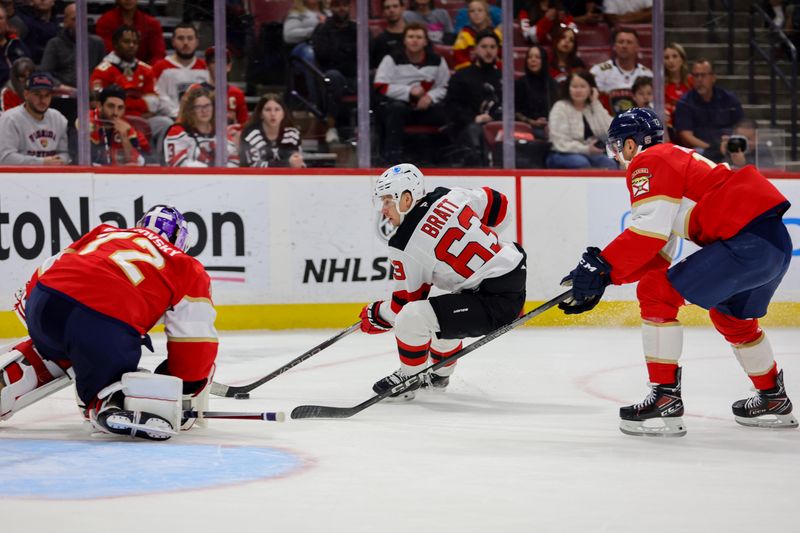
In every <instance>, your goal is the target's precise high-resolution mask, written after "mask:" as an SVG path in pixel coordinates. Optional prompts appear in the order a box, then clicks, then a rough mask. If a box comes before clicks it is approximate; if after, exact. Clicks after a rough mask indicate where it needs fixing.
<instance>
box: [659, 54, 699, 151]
mask: <svg viewBox="0 0 800 533" xmlns="http://www.w3.org/2000/svg"><path fill="white" fill-rule="evenodd" d="M692 87H694V78H692V76H691V75H690V74H689V62H688V60H687V59H686V50H684V49H683V46H681V45H679V44H678V43H670V44H669V45H667V47H666V48H665V49H664V118H665V120H664V124H666V126H667V129H668V131H669V138H670V139H675V138H676V137H675V132H674V131H673V129H672V114H673V113H674V112H675V106H676V105H677V103H678V100H680V99H681V97H683V95H684V94H686V93H687V92H689V90H690V89H691V88H692Z"/></svg>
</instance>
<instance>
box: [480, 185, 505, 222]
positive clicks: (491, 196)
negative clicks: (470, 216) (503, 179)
mask: <svg viewBox="0 0 800 533" xmlns="http://www.w3.org/2000/svg"><path fill="white" fill-rule="evenodd" d="M483 191H484V192H485V193H486V198H487V200H488V203H487V205H486V210H485V211H484V213H483V219H481V222H483V223H484V224H485V225H487V226H489V227H491V228H493V227H495V226H497V225H499V224H500V223H502V222H503V220H504V219H505V218H506V213H507V211H508V198H506V195H505V194H503V193H500V192H497V191H496V190H494V189H490V188H489V187H484V188H483Z"/></svg>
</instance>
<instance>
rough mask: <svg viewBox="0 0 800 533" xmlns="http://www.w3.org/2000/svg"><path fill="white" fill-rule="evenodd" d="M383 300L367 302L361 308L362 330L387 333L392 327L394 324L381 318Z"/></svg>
mask: <svg viewBox="0 0 800 533" xmlns="http://www.w3.org/2000/svg"><path fill="white" fill-rule="evenodd" d="M382 303H383V301H382V300H379V301H377V302H372V303H371V304H367V305H365V306H364V308H363V309H362V310H361V314H360V315H359V316H360V317H361V331H363V332H364V333H369V334H370V335H375V334H377V333H386V332H387V331H389V330H390V329H392V325H391V324H390V323H389V322H387V321H386V320H384V319H382V318H381V312H380V311H381V304H382Z"/></svg>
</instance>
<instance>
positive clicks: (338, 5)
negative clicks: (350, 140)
mask: <svg viewBox="0 0 800 533" xmlns="http://www.w3.org/2000/svg"><path fill="white" fill-rule="evenodd" d="M311 44H312V45H313V46H314V56H315V57H316V58H317V64H319V67H320V69H321V70H322V72H323V73H324V74H325V77H326V78H328V79H329V80H330V85H329V86H328V90H327V94H326V95H325V98H327V105H326V106H325V108H326V110H327V113H328V116H327V117H325V118H326V121H327V127H328V129H327V131H326V132H325V142H326V143H328V144H331V143H338V142H339V129H338V128H339V127H340V126H341V124H342V123H347V122H348V117H347V113H346V110H345V109H344V106H342V97H343V96H344V95H345V94H350V95H352V94H355V93H356V56H357V51H356V23H355V22H353V21H352V20H350V0H331V16H330V17H328V19H327V20H326V21H325V22H324V23H323V24H322V25H320V26H317V29H316V30H314V35H312V36H311Z"/></svg>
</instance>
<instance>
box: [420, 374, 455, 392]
mask: <svg viewBox="0 0 800 533" xmlns="http://www.w3.org/2000/svg"><path fill="white" fill-rule="evenodd" d="M449 384H450V376H440V375H439V374H436V373H435V372H428V373H426V374H425V376H424V377H423V379H422V384H421V385H420V386H421V387H422V388H423V389H425V390H430V391H437V392H440V391H444V390H445V389H446V388H447V386H448V385H449Z"/></svg>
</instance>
